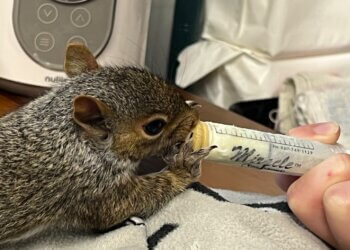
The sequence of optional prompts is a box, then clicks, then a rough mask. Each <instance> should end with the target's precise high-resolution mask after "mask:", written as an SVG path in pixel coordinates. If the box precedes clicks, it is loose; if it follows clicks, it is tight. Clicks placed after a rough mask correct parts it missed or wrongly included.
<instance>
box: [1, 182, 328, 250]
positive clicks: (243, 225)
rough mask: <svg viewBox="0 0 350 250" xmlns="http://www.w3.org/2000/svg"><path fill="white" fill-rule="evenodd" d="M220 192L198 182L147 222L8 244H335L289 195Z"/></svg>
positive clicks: (59, 233)
mask: <svg viewBox="0 0 350 250" xmlns="http://www.w3.org/2000/svg"><path fill="white" fill-rule="evenodd" d="M217 191H218V192H219V193H220V194H219V193H217V192H215V191H213V190H211V189H209V188H207V187H205V186H203V185H201V184H199V183H194V184H193V185H192V186H191V187H190V188H189V189H188V190H186V191H185V192H184V193H182V194H180V195H178V196H177V197H175V198H174V199H173V200H172V201H171V202H170V203H169V204H168V205H167V206H165V207H164V208H163V209H161V210H160V211H159V212H158V213H156V214H155V215H153V216H152V217H150V218H148V219H146V220H145V221H142V220H141V219H137V218H132V219H130V220H129V221H128V222H127V223H125V225H123V226H121V227H119V228H116V229H113V230H111V231H109V232H107V233H103V234H89V235H87V234H79V233H73V232H62V231H57V230H49V231H46V232H43V233H41V234H40V235H37V236H34V237H32V238H29V239H27V240H24V241H22V242H17V243H16V244H12V245H6V246H3V248H4V249H28V250H29V249H35V250H44V249H45V250H46V249H63V248H64V249H72V250H73V249H75V250H78V249H84V250H85V249H98V250H104V249H313V250H315V249H329V247H328V246H327V245H326V244H325V243H323V242H322V241H321V240H320V239H318V238H317V237H316V236H315V235H313V234H312V233H311V232H309V231H308V230H306V229H305V228H304V227H303V226H302V225H301V224H300V223H299V222H298V221H297V220H296V219H295V217H294V216H293V215H292V214H291V212H290V210H289V208H288V205H287V203H286V200H285V197H284V196H279V197H269V196H263V195H259V194H245V193H239V192H232V191H225V190H217ZM224 197H225V198H224ZM243 203H244V204H243Z"/></svg>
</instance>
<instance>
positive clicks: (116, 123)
mask: <svg viewBox="0 0 350 250" xmlns="http://www.w3.org/2000/svg"><path fill="white" fill-rule="evenodd" d="M65 72H66V74H67V75H68V76H69V77H73V78H72V84H75V82H77V84H79V85H80V86H82V90H83V89H84V84H86V85H85V86H86V88H85V89H84V90H83V91H81V93H79V94H78V95H76V96H74V99H73V100H72V105H73V114H72V118H73V120H74V122H75V123H76V124H77V127H78V128H79V130H80V131H81V133H83V134H84V135H86V136H87V137H88V138H90V139H91V140H94V141H95V142H97V143H101V145H104V146H106V145H107V147H110V148H111V149H112V150H113V151H115V153H116V154H117V155H118V157H120V158H121V159H125V160H126V159H129V160H132V161H138V160H141V159H143V158H145V157H148V156H151V155H159V154H163V153H165V152H166V151H167V149H168V148H169V147H170V146H172V145H174V144H176V143H178V142H183V141H184V140H185V139H186V137H187V136H188V135H189V133H190V132H191V130H192V129H193V128H194V127H195V125H196V124H197V122H198V120H199V115H198V110H197V105H196V104H195V103H193V102H186V101H185V100H184V99H183V97H182V96H181V94H180V93H179V92H178V91H177V90H176V89H175V88H174V87H172V86H170V85H168V84H166V83H165V81H164V80H162V79H160V78H159V77H157V76H155V75H153V74H151V73H149V72H148V71H146V70H144V69H139V68H135V67H120V68H118V67H100V66H99V65H98V64H97V62H96V60H95V58H94V56H93V55H92V54H91V52H90V51H89V50H88V49H87V48H86V47H85V46H83V45H81V44H70V45H69V46H68V47H67V51H66V57H65ZM83 73H85V74H83ZM94 88H95V89H94ZM91 89H93V90H92V91H90V92H89V90H91ZM96 89H98V91H96Z"/></svg>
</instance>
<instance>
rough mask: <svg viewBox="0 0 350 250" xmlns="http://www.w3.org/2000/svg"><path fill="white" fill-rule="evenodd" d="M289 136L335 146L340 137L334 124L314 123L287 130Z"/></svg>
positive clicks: (338, 128)
mask: <svg viewBox="0 0 350 250" xmlns="http://www.w3.org/2000/svg"><path fill="white" fill-rule="evenodd" d="M288 133H289V135H291V136H294V137H300V138H304V139H310V140H315V141H319V142H322V143H327V144H335V143H336V142H337V140H338V138H339V135H340V127H339V125H338V124H336V123H334V122H325V123H316V124H311V125H305V126H300V127H297V128H293V129H291V130H289V132H288Z"/></svg>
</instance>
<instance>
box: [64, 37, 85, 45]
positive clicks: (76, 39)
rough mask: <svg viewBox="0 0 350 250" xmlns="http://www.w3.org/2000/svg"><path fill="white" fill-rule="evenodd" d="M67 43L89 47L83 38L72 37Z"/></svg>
mask: <svg viewBox="0 0 350 250" xmlns="http://www.w3.org/2000/svg"><path fill="white" fill-rule="evenodd" d="M67 43H81V44H84V45H85V46H88V44H87V41H86V39H85V38H84V37H82V36H72V37H71V38H69V39H68V42H67Z"/></svg>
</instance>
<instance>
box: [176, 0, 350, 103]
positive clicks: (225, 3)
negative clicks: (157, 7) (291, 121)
mask: <svg viewBox="0 0 350 250" xmlns="http://www.w3.org/2000/svg"><path fill="white" fill-rule="evenodd" d="M349 8H350V2H349V1H346V0H339V1H327V0H309V1H303V0H295V1H288V0H281V1H273V0H261V1H231V0H216V1H211V0H207V1H206V2H205V20H204V27H203V32H202V35H201V38H202V39H201V40H200V41H198V42H197V43H194V44H192V45H190V46H189V47H187V48H185V49H184V50H183V51H182V52H181V54H180V55H179V58H178V60H179V62H180V65H179V67H178V69H177V75H176V83H177V85H178V86H180V87H182V88H186V87H189V86H191V87H190V90H191V91H192V92H194V93H195V94H198V95H201V96H203V97H206V98H207V99H209V100H210V101H212V102H213V103H215V104H217V105H219V106H221V107H225V108H227V107H229V106H230V105H231V104H232V103H235V102H238V101H242V100H255V99H263V98H270V97H274V96H278V93H279V91H280V88H281V85H282V82H283V81H284V80H285V79H286V78H287V77H289V76H292V75H295V74H296V73H299V72H302V71H303V72H304V71H310V72H324V73H337V74H338V75H342V74H347V73H346V72H347V71H348V69H349V68H350V33H349V32H346V29H347V27H349V26H350V15H349V14H348V11H347V10H348V9H349Z"/></svg>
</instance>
